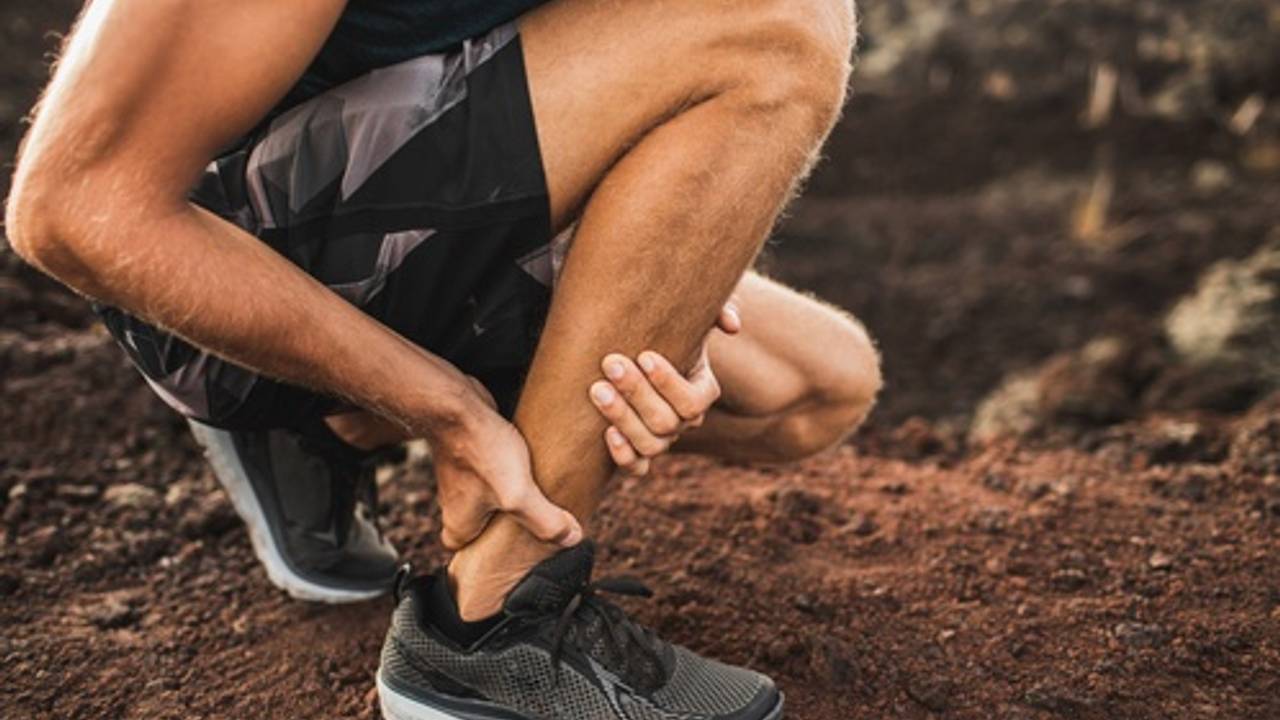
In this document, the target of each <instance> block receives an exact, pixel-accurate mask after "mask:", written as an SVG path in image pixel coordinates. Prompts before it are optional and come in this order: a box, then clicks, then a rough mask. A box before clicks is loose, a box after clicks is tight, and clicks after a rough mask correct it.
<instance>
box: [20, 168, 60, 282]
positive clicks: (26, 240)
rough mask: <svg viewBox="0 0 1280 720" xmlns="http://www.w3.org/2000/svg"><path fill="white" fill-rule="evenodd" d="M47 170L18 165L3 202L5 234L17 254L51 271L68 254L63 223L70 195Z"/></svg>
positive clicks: (55, 269) (57, 266) (56, 267)
mask: <svg viewBox="0 0 1280 720" xmlns="http://www.w3.org/2000/svg"><path fill="white" fill-rule="evenodd" d="M47 176H48V173H44V172H42V171H40V170H39V169H35V170H33V169H31V168H28V167H25V166H24V165H22V164H19V166H18V171H17V173H16V174H15V175H14V179H13V190H12V192H10V194H9V199H8V201H7V203H6V205H5V235H6V236H7V237H8V240H9V245H10V247H12V248H13V251H14V252H15V253H17V255H18V256H19V257H21V258H22V259H23V260H26V261H27V262H28V263H30V264H32V265H34V266H36V267H38V268H40V269H42V270H44V271H46V272H49V273H51V274H57V272H58V269H59V266H60V265H64V264H65V263H66V260H67V258H68V257H69V256H70V255H71V254H72V253H71V251H70V248H69V246H68V243H67V239H66V238H67V234H66V233H65V232H60V231H59V228H60V227H63V226H65V224H66V222H65V220H66V208H67V206H68V205H70V204H71V203H70V198H68V197H66V192H65V190H61V189H59V187H58V183H56V182H54V181H53V180H52V178H48V177H47Z"/></svg>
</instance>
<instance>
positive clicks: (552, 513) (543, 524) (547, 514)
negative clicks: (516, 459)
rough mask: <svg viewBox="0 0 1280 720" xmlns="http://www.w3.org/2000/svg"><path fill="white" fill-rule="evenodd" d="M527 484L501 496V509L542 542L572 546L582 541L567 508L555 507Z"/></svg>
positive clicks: (578, 528)
mask: <svg viewBox="0 0 1280 720" xmlns="http://www.w3.org/2000/svg"><path fill="white" fill-rule="evenodd" d="M527 482H528V487H526V488H524V489H522V490H518V491H516V492H515V493H513V494H509V495H506V496H504V501H503V502H502V503H501V506H502V510H503V511H504V512H506V513H508V514H510V515H511V516H512V517H513V518H515V520H516V522H518V523H520V524H521V525H523V526H524V528H525V529H526V530H528V531H529V532H530V533H532V534H533V536H534V537H536V538H538V539H539V540H541V541H543V542H548V543H554V544H556V545H560V546H561V547H573V546H574V545H577V544H578V543H580V542H582V525H581V524H579V523H578V519H577V518H576V517H574V516H573V513H570V512H569V511H568V510H565V509H564V508H562V507H559V506H558V505H556V504H555V503H553V502H551V501H550V500H548V499H547V496H546V495H543V494H542V490H540V489H539V488H538V486H537V485H534V484H533V479H532V478H530V479H529V480H528V481H527Z"/></svg>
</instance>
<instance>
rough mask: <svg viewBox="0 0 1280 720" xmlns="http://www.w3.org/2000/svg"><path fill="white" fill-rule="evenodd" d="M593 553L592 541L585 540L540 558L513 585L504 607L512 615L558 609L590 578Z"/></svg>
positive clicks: (547, 611) (593, 559)
mask: <svg viewBox="0 0 1280 720" xmlns="http://www.w3.org/2000/svg"><path fill="white" fill-rule="evenodd" d="M595 556H596V546H595V543H593V542H591V541H590V540H585V541H583V542H582V543H580V544H578V545H576V546H574V547H571V548H569V549H568V550H561V551H560V552H558V553H556V554H555V555H552V556H551V557H549V558H547V559H546V560H543V561H542V562H540V563H538V564H537V565H535V566H534V568H533V569H532V570H530V571H529V574H528V575H526V576H525V577H524V579H523V580H521V581H520V583H519V584H518V585H516V587H515V589H514V590H512V591H511V594H510V595H508V596H507V601H506V602H505V603H504V604H503V608H504V609H505V610H506V611H507V612H508V613H511V614H513V615H523V614H526V613H539V614H541V613H552V612H556V611H559V610H560V609H561V608H563V607H564V606H565V605H566V604H568V602H569V600H570V599H571V598H572V597H573V596H574V594H575V593H577V592H578V591H579V590H581V589H582V587H583V586H584V585H586V584H587V582H588V581H590V580H591V570H592V567H593V566H594V565H595Z"/></svg>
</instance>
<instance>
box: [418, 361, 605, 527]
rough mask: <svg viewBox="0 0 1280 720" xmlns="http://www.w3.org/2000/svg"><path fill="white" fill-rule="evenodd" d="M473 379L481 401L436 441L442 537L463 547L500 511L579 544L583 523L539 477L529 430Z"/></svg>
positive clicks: (525, 523)
mask: <svg viewBox="0 0 1280 720" xmlns="http://www.w3.org/2000/svg"><path fill="white" fill-rule="evenodd" d="M468 379H469V380H470V381H471V385H472V390H473V391H474V395H475V397H474V401H475V402H476V406H475V407H474V408H473V410H472V411H471V412H470V413H468V416H467V417H468V419H467V420H466V421H465V422H464V423H463V425H462V426H461V427H458V428H455V429H453V430H450V431H448V432H446V433H444V434H443V435H441V436H438V437H437V438H435V441H434V442H433V443H432V450H433V452H434V461H435V473H436V487H437V491H438V493H439V498H440V512H441V515H442V516H443V521H444V529H443V530H442V531H441V533H440V540H441V542H442V543H443V544H444V546H445V547H446V548H447V549H449V550H458V549H460V548H462V547H464V546H465V545H467V544H468V543H470V542H471V541H472V540H474V539H475V538H476V537H477V536H479V535H480V533H481V532H483V531H484V529H485V527H486V526H488V524H489V520H490V519H492V518H493V516H494V515H495V514H496V513H498V512H499V511H501V512H504V513H507V514H509V515H511V516H512V517H513V518H514V519H515V520H516V522H518V523H520V524H521V525H522V526H524V528H525V529H526V530H528V531H529V532H530V533H532V534H533V535H534V536H535V537H537V538H538V539H540V540H542V541H544V542H549V543H556V544H557V545H561V546H563V547H572V546H574V545H577V544H578V543H579V542H581V541H582V525H581V524H579V523H578V520H577V518H575V517H574V516H573V514H572V513H570V512H569V511H567V510H565V509H563V508H560V507H558V506H556V505H555V504H554V503H552V502H551V501H550V500H548V499H547V496H546V495H543V494H542V489H541V488H539V487H538V484H537V483H536V482H534V479H533V468H532V466H531V464H530V459H529V447H528V445H526V444H525V441H524V436H523V435H521V434H520V431H519V430H517V429H516V426H515V425H512V424H511V423H509V422H507V421H506V420H505V419H503V417H502V416H501V415H499V414H498V413H497V410H496V409H495V408H496V404H495V403H494V401H493V397H492V396H491V395H490V394H489V392H488V391H487V390H485V388H484V386H482V385H480V383H479V382H477V381H476V380H475V379H473V378H468Z"/></svg>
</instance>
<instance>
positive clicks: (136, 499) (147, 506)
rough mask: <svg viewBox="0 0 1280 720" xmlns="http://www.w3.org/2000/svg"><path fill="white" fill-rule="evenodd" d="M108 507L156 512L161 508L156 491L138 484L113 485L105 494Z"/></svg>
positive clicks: (104, 497)
mask: <svg viewBox="0 0 1280 720" xmlns="http://www.w3.org/2000/svg"><path fill="white" fill-rule="evenodd" d="M102 497H103V499H104V500H106V501H107V504H108V505H111V506H112V507H117V508H129V509H132V510H147V511H150V510H155V509H157V508H159V507H160V504H161V499H160V495H159V494H158V493H156V491H155V490H152V489H151V488H149V487H147V486H145V485H139V484H138V483H124V484H123V485H112V486H111V487H109V488H107V491H106V492H105V493H103V496H102Z"/></svg>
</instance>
